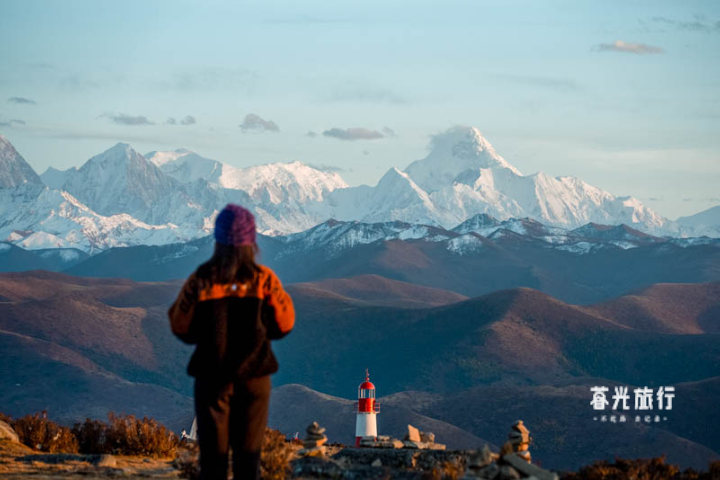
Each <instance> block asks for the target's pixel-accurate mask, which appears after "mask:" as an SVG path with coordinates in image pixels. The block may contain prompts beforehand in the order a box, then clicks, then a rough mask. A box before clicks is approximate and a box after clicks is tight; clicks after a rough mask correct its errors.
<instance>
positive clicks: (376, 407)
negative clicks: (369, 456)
mask: <svg viewBox="0 0 720 480" xmlns="http://www.w3.org/2000/svg"><path fill="white" fill-rule="evenodd" d="M355 411H356V412H357V421H356V423H355V446H356V447H359V446H360V440H362V439H363V437H373V438H375V439H377V414H378V412H380V404H379V403H377V402H376V401H375V385H373V384H372V383H371V382H370V373H369V372H368V370H367V369H365V381H364V382H363V383H361V384H360V387H359V388H358V401H357V403H356V404H355Z"/></svg>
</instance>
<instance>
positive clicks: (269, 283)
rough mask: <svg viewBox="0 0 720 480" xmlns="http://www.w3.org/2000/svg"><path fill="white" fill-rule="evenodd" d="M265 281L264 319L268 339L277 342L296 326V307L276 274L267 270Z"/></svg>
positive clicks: (263, 286)
mask: <svg viewBox="0 0 720 480" xmlns="http://www.w3.org/2000/svg"><path fill="white" fill-rule="evenodd" d="M264 273H265V275H266V278H265V279H264V281H263V285H262V288H263V298H264V299H265V301H264V302H263V319H264V320H265V325H266V327H267V332H268V338H270V339H271V340H276V339H279V338H282V337H284V336H285V335H287V334H288V333H290V331H291V330H292V329H293V326H294V325H295V306H294V305H293V302H292V298H290V295H288V293H287V292H286V291H285V290H284V289H283V287H282V284H281V283H280V279H279V278H278V277H277V275H275V272H273V271H272V270H270V269H269V268H266V269H265V271H264Z"/></svg>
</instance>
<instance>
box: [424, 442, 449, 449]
mask: <svg viewBox="0 0 720 480" xmlns="http://www.w3.org/2000/svg"><path fill="white" fill-rule="evenodd" d="M425 448H427V449H429V450H445V448H446V447H445V444H443V443H426V444H425Z"/></svg>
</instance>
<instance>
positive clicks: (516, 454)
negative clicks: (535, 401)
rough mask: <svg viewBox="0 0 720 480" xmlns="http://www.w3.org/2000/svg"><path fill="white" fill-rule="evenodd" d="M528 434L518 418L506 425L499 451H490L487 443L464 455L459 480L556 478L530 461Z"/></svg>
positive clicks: (529, 439) (550, 479)
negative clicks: (464, 468)
mask: <svg viewBox="0 0 720 480" xmlns="http://www.w3.org/2000/svg"><path fill="white" fill-rule="evenodd" d="M531 441H532V437H530V431H529V430H528V429H527V427H525V425H524V424H523V422H522V420H518V421H517V422H515V423H514V424H513V425H512V427H510V433H509V434H508V441H507V443H505V445H503V448H502V449H501V450H500V453H499V454H496V453H492V452H490V449H488V447H487V445H486V446H485V448H483V449H482V450H480V451H477V452H475V453H473V454H470V455H469V456H468V458H467V463H466V470H465V475H464V476H463V477H462V480H475V479H488V480H490V479H491V480H515V479H522V478H528V479H536V480H558V476H557V474H555V473H553V472H550V471H548V470H544V469H542V468H540V467H538V466H536V465H533V464H532V463H530V452H529V451H528V447H529V445H530V442H531Z"/></svg>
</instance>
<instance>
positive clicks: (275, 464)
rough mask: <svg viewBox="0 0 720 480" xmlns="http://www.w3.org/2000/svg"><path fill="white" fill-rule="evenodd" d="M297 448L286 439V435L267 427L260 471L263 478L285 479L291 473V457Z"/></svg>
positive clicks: (271, 479)
mask: <svg viewBox="0 0 720 480" xmlns="http://www.w3.org/2000/svg"><path fill="white" fill-rule="evenodd" d="M294 451H295V449H293V448H292V446H290V445H289V444H288V442H287V441H286V440H285V435H283V434H282V433H281V432H278V431H277V430H273V429H271V428H266V429H265V438H264V439H263V446H262V453H261V454H260V471H261V474H262V478H263V479H268V480H283V479H285V478H287V476H288V474H289V473H290V459H291V458H292V455H293V453H294Z"/></svg>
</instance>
